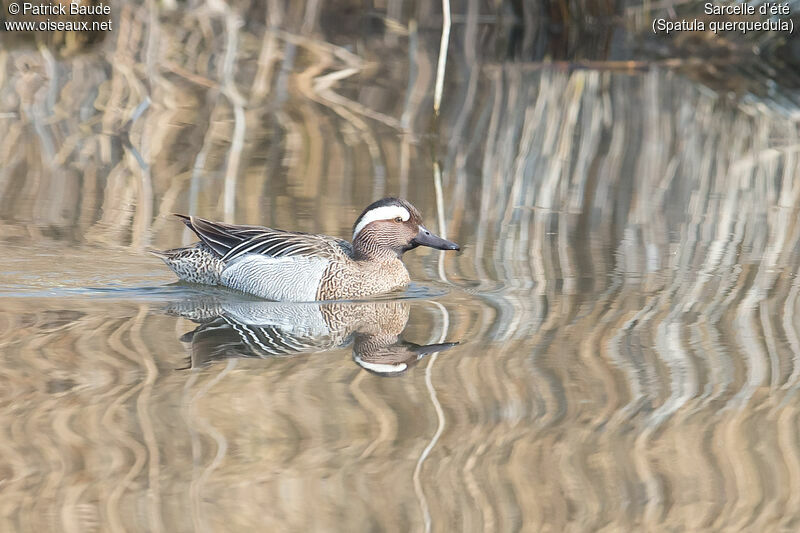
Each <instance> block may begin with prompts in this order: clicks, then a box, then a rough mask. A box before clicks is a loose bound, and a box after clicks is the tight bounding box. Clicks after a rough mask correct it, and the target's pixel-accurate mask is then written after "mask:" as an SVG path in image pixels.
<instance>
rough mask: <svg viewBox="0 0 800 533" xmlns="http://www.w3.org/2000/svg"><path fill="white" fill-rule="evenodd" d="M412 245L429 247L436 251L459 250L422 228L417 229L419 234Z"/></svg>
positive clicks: (457, 246)
mask: <svg viewBox="0 0 800 533" xmlns="http://www.w3.org/2000/svg"><path fill="white" fill-rule="evenodd" d="M413 242H414V244H415V245H417V246H429V247H431V248H436V249H437V250H460V249H461V247H460V246H459V245H457V244H456V243H454V242H453V241H448V240H447V239H442V238H441V237H439V236H438V235H434V234H433V233H431V232H430V231H428V230H427V229H426V228H424V227H423V226H420V227H419V233H417V236H416V237H414V241H413Z"/></svg>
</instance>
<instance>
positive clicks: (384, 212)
mask: <svg viewBox="0 0 800 533" xmlns="http://www.w3.org/2000/svg"><path fill="white" fill-rule="evenodd" d="M397 217H400V218H401V219H403V222H405V221H406V220H408V219H409V218H411V213H409V212H408V209H406V208H405V207H403V206H400V205H385V206H383V207H376V208H375V209H372V210H370V211H367V213H366V214H365V215H364V217H363V218H362V219H361V222H359V223H358V226H356V229H355V230H354V231H353V240H356V235H358V232H359V231H361V230H362V229H364V228H365V227H366V226H367V224H370V223H372V222H375V221H376V220H392V219H395V218H397Z"/></svg>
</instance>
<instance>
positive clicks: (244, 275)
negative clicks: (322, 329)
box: [220, 254, 329, 302]
mask: <svg viewBox="0 0 800 533" xmlns="http://www.w3.org/2000/svg"><path fill="white" fill-rule="evenodd" d="M328 263H329V261H328V260H327V259H325V258H321V257H303V256H293V257H268V256H265V255H260V254H248V255H245V256H243V257H240V258H237V259H236V260H234V261H232V262H231V263H229V264H228V265H226V267H225V270H223V271H222V275H221V276H220V280H221V282H222V284H223V285H225V286H226V287H230V288H232V289H237V290H240V291H243V292H246V293H249V294H252V295H255V296H258V297H260V298H267V299H269V300H277V301H290V302H313V301H315V300H316V299H317V289H318V287H319V284H320V280H321V279H322V275H323V273H324V272H325V269H326V268H327V267H328Z"/></svg>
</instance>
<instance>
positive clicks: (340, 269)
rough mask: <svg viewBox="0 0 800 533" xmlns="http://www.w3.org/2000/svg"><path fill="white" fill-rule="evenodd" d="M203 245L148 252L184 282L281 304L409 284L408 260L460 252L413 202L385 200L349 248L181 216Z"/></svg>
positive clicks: (362, 218)
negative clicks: (409, 255) (410, 254)
mask: <svg viewBox="0 0 800 533" xmlns="http://www.w3.org/2000/svg"><path fill="white" fill-rule="evenodd" d="M176 216H177V217H178V218H179V219H180V220H181V221H183V223H184V224H186V226H187V227H188V228H189V229H190V230H192V231H193V232H194V233H195V234H196V235H197V237H198V238H199V239H200V240H199V241H198V242H196V243H195V244H193V245H190V246H186V247H182V248H174V249H171V250H164V251H157V250H150V252H151V253H153V254H155V255H156V256H158V257H159V258H161V259H162V260H163V261H164V262H165V263H166V265H167V266H168V267H169V268H170V269H172V271H173V272H174V273H175V274H176V275H177V276H178V278H179V279H181V280H183V281H187V282H191V283H200V284H205V285H221V286H224V287H228V288H230V289H234V290H238V291H241V292H244V293H247V294H250V295H253V296H256V297H259V298H263V299H267V300H273V301H283V302H286V301H288V302H318V301H328V300H353V299H361V298H366V297H369V296H374V295H377V294H382V293H387V292H392V291H395V290H399V289H402V288H404V287H406V286H407V285H408V284H409V283H410V276H409V274H408V270H407V269H406V267H405V265H404V264H403V254H404V253H405V252H407V251H409V250H412V249H414V248H416V247H418V246H427V247H430V248H435V249H437V250H454V251H458V250H460V249H461V248H460V246H459V245H458V244H456V243H454V242H452V241H449V240H447V239H443V238H442V237H439V236H438V235H435V234H434V233H432V232H431V231H430V230H428V229H427V228H426V227H425V226H424V225H423V223H422V215H420V212H419V211H418V210H417V209H416V208H415V207H414V206H413V205H411V203H410V202H408V201H407V200H404V199H400V198H394V197H391V198H383V199H381V200H378V201H376V202H373V203H372V204H370V205H368V206H367V207H366V208H365V209H364V210H363V211H362V213H361V215H359V217H358V218H357V219H356V221H355V223H354V224H353V234H352V240H351V241H350V242H348V241H346V240H344V239H339V238H336V237H329V236H327V235H317V234H311V233H300V232H291V231H284V230H278V229H272V228H267V227H263V226H248V225H236V224H226V223H222V222H212V221H210V220H206V219H203V218H199V217H196V216H186V215H180V214H176Z"/></svg>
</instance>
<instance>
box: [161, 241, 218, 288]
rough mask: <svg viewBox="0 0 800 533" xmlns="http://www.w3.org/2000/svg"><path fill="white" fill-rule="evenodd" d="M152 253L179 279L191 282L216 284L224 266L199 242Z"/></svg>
mask: <svg viewBox="0 0 800 533" xmlns="http://www.w3.org/2000/svg"><path fill="white" fill-rule="evenodd" d="M153 254H154V255H156V256H158V257H160V258H161V259H163V260H164V262H165V263H166V264H167V266H168V267H169V268H171V269H172V270H173V272H175V274H177V275H178V277H179V278H180V279H182V280H184V281H190V282H192V283H203V284H206V285H218V284H219V282H220V275H221V274H222V270H223V268H225V264H224V263H223V262H222V260H220V258H219V257H218V256H217V255H216V254H214V252H212V251H211V249H210V248H209V247H208V246H206V245H205V244H203V243H201V242H198V243H197V244H195V245H193V246H187V247H185V248H175V249H173V250H165V251H163V252H156V251H154V252H153Z"/></svg>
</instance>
